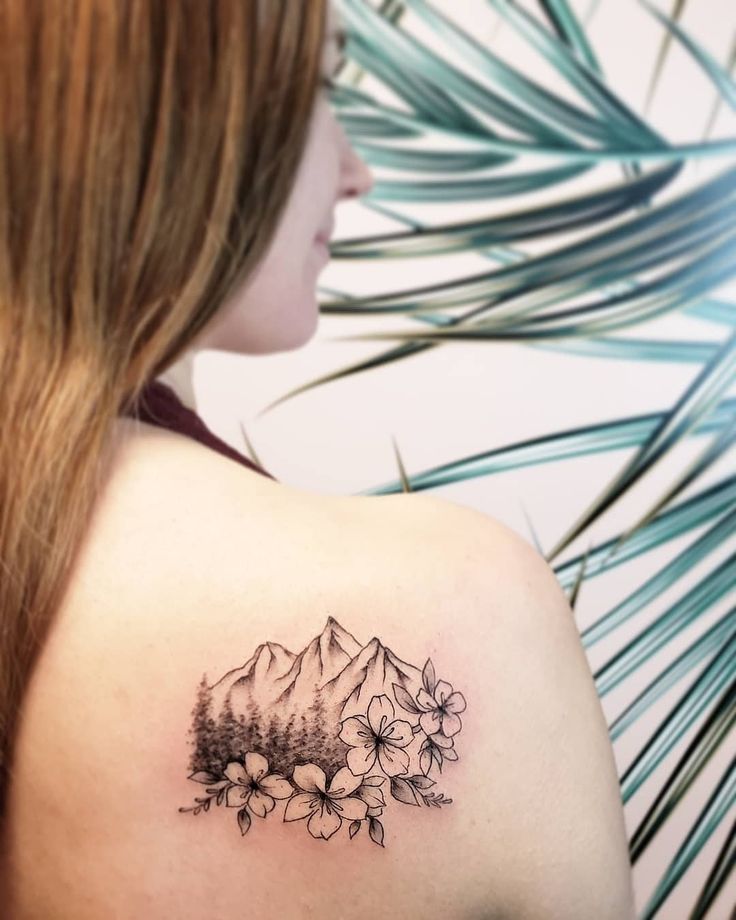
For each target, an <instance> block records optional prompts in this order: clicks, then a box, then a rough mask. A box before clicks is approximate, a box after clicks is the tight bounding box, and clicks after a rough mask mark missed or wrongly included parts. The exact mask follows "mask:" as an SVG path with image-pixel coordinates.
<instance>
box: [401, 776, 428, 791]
mask: <svg viewBox="0 0 736 920" xmlns="http://www.w3.org/2000/svg"><path fill="white" fill-rule="evenodd" d="M407 782H409V783H411V785H412V786H415V787H416V788H417V789H429V788H430V786H434V780H433V779H430V778H429V777H428V776H419V775H417V776H410V777H409V778H408V780H407Z"/></svg>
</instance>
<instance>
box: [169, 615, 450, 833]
mask: <svg viewBox="0 0 736 920" xmlns="http://www.w3.org/2000/svg"><path fill="white" fill-rule="evenodd" d="M465 707H466V703H465V697H464V696H463V694H462V693H459V692H458V691H456V690H455V691H453V688H452V686H451V685H450V684H449V683H447V681H445V680H438V679H437V676H436V674H435V669H434V665H433V664H432V661H431V659H427V661H426V663H425V665H424V668H423V669H421V670H420V669H419V668H417V667H415V666H414V665H412V664H409V663H408V662H406V661H402V660H401V659H400V658H399V657H398V656H397V655H395V654H394V653H393V652H392V651H391V649H389V648H387V647H386V646H385V645H382V643H381V642H380V641H379V640H378V639H377V638H376V637H375V636H374V637H373V638H372V639H371V640H370V642H368V643H367V644H366V645H361V644H360V643H359V642H358V641H357V640H356V639H355V638H354V637H353V636H352V635H351V634H350V633H349V632H348V631H347V630H345V629H343V628H342V626H340V624H339V623H338V622H337V621H336V620H334V619H333V618H332V617H329V618H328V620H327V623H326V625H325V628H324V629H323V630H322V632H321V634H320V635H319V636H315V638H314V639H312V641H311V642H310V643H309V644H308V645H307V646H306V648H305V649H304V650H303V651H302V652H300V653H299V654H298V655H295V654H294V653H293V652H290V651H288V650H287V649H285V648H284V647H283V646H282V645H278V644H276V643H273V642H266V643H263V644H262V645H259V646H258V648H257V649H256V650H255V652H254V653H253V655H252V657H251V658H250V659H249V660H248V661H247V662H246V663H245V664H244V665H243V666H242V667H241V668H235V669H234V670H232V671H229V672H228V673H227V674H225V675H224V677H222V678H221V679H220V680H218V681H217V682H216V683H215V684H214V685H212V686H211V687H210V686H209V685H208V684H207V680H206V677H203V678H202V681H201V683H200V685H199V691H198V694H197V702H196V705H195V707H194V709H193V710H192V717H193V723H192V728H191V730H190V734H191V735H192V736H193V741H194V749H193V751H192V755H191V761H190V770H191V773H190V774H189V779H191V780H193V781H194V782H196V783H200V784H202V785H203V786H204V787H205V789H204V791H205V793H206V794H205V795H200V796H196V797H195V799H194V801H195V804H194V805H192V806H189V807H181V808H179V811H180V812H189V813H192V814H194V815H198V814H199V813H200V812H201V811H209V808H210V806H211V805H212V803H213V802H214V803H215V804H216V805H223V804H224V805H226V806H230V807H231V808H238V809H239V810H238V812H237V819H238V826H239V827H240V832H241V834H246V833H247V832H248V830H249V829H250V827H251V815H256V816H257V817H259V818H265V817H267V816H268V815H269V814H270V813H272V812H274V811H275V808H276V803H277V802H283V803H284V810H283V816H282V820H283V821H288V822H296V821H304V822H305V824H306V828H307V830H308V832H309V833H310V834H311V836H312V837H314V838H316V839H322V840H328V839H329V838H330V837H332V836H333V835H334V834H335V833H337V831H338V830H340V828H341V826H342V824H343V822H345V823H347V825H348V836H349V838H350V839H352V838H353V837H355V835H356V834H357V833H358V831H359V830H360V829H361V827H362V826H363V825H364V824H365V825H367V828H368V835H369V837H370V839H371V840H372V841H373V842H374V843H377V844H378V845H379V846H383V824H382V822H381V821H380V820H379V816H381V815H382V814H383V810H384V808H385V807H386V795H390V796H391V798H393V799H394V800H395V801H397V802H400V803H402V804H404V805H414V806H421V805H427V806H433V807H441V806H443V805H449V804H451V802H452V799H448V798H446V797H445V796H444V795H443V794H442V793H441V792H437V791H435V790H433V788H432V787H433V786H435V784H436V779H434V778H432V775H431V774H432V773H433V772H435V775H436V773H441V772H442V766H443V763H444V762H445V761H457V759H458V755H457V751H456V750H455V739H456V737H457V736H458V734H459V733H460V731H461V729H462V721H461V719H460V713H462V712H464V711H465ZM215 711H216V712H217V713H218V717H217V719H215V716H214V712H215ZM328 777H329V778H328Z"/></svg>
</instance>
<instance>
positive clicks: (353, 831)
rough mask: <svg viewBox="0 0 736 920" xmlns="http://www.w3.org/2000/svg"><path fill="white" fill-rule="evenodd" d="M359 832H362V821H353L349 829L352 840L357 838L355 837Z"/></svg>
mask: <svg viewBox="0 0 736 920" xmlns="http://www.w3.org/2000/svg"><path fill="white" fill-rule="evenodd" d="M359 830H360V821H359V820H358V821H352V822H351V824H350V827H349V828H348V833H349V834H350V839H351V840H352V839H353V837H355V835H356V834H357V833H358V831H359Z"/></svg>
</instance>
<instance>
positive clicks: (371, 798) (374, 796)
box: [355, 786, 386, 809]
mask: <svg viewBox="0 0 736 920" xmlns="http://www.w3.org/2000/svg"><path fill="white" fill-rule="evenodd" d="M355 794H356V796H357V797H358V798H359V799H360V800H361V801H363V802H365V804H366V805H367V806H368V808H369V809H370V808H377V807H378V806H379V805H385V804H386V800H385V799H384V797H383V790H382V789H380V788H379V787H378V786H361V787H360V789H358V791H357V792H356V793H355Z"/></svg>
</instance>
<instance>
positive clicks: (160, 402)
mask: <svg viewBox="0 0 736 920" xmlns="http://www.w3.org/2000/svg"><path fill="white" fill-rule="evenodd" d="M126 414H127V415H128V416H129V417H131V418H138V419H140V421H142V422H147V423H148V424H149V425H157V426H158V427H159V428H167V429H168V430H169V431H177V432H179V433H180V434H183V435H186V436H187V437H190V438H194V440H195V441H199V442H200V444H204V445H205V446H206V447H209V448H211V449H212V450H216V451H217V452H218V453H220V454H224V455H225V456H226V457H230V459H231V460H235V461H237V462H238V463H242V464H243V466H247V467H248V468H249V469H251V470H255V471H256V472H257V473H261V474H262V475H264V476H268V477H269V478H270V479H273V480H274V481H278V480H276V477H275V476H272V475H271V473H269V472H268V471H267V470H264V469H263V468H262V467H260V466H257V465H256V464H255V463H253V461H252V460H249V459H248V458H247V457H245V456H244V455H243V454H241V453H239V452H238V451H237V450H235V448H233V447H230V445H229V444H226V443H225V441H223V440H221V439H220V438H218V437H217V435H216V434H213V432H211V431H210V430H209V428H208V427H207V426H206V425H205V423H204V422H203V421H202V419H201V418H200V417H199V416H198V415H197V413H196V412H193V411H192V410H191V409H189V408H188V407H187V406H185V405H184V403H183V402H182V401H181V400H180V399H179V397H178V396H177V395H176V392H175V390H173V389H172V388H171V387H170V386H169V385H168V384H166V383H163V382H162V381H161V380H152V381H151V382H150V383H149V384H148V385H147V386H146V388H145V390H144V391H143V392H142V393H141V396H140V399H139V401H138V403H137V404H136V406H134V407H133V408H132V409H130V410H129V411H128V412H127V413H126Z"/></svg>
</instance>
